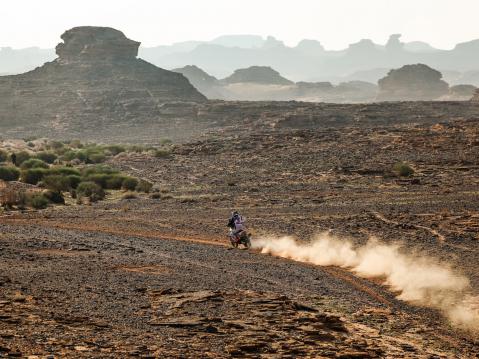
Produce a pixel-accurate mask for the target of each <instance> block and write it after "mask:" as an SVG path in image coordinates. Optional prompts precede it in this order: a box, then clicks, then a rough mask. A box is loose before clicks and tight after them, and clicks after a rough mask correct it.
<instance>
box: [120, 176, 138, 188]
mask: <svg viewBox="0 0 479 359" xmlns="http://www.w3.org/2000/svg"><path fill="white" fill-rule="evenodd" d="M136 186H138V180H137V179H136V178H133V177H125V178H124V179H123V183H122V184H121V188H123V189H125V190H127V191H134V190H135V188H136Z"/></svg>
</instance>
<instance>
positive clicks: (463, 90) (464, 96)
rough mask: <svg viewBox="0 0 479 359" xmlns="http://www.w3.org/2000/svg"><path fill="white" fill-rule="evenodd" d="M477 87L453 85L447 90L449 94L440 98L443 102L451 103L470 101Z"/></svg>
mask: <svg viewBox="0 0 479 359" xmlns="http://www.w3.org/2000/svg"><path fill="white" fill-rule="evenodd" d="M476 90H477V87H476V86H473V85H455V86H451V87H450V88H449V94H448V95H447V96H445V98H442V99H443V100H451V101H467V100H470V99H471V98H472V97H473V96H474V93H475V92H476Z"/></svg>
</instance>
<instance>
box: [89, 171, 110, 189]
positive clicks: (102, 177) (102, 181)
mask: <svg viewBox="0 0 479 359" xmlns="http://www.w3.org/2000/svg"><path fill="white" fill-rule="evenodd" d="M109 178H110V175H109V174H106V173H93V174H91V175H88V176H86V177H85V178H84V180H85V181H91V182H95V183H96V184H97V185H99V186H100V187H101V188H106V187H107V181H108V179H109Z"/></svg>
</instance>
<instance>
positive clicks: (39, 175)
mask: <svg viewBox="0 0 479 359" xmlns="http://www.w3.org/2000/svg"><path fill="white" fill-rule="evenodd" d="M47 171H48V170H47V169H45V168H30V169H27V170H24V171H22V174H21V181H22V182H25V183H30V184H37V183H38V182H40V181H41V180H42V179H43V177H44V176H45V174H47V173H48V172H47Z"/></svg>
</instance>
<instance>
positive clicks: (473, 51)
mask: <svg viewBox="0 0 479 359" xmlns="http://www.w3.org/2000/svg"><path fill="white" fill-rule="evenodd" d="M139 56H140V57H141V58H143V59H145V60H147V61H149V62H151V63H153V64H155V65H157V66H160V67H163V68H166V69H174V68H181V67H184V66H187V65H196V66H198V67H200V68H201V69H203V70H205V71H206V72H207V73H209V74H211V75H213V76H215V77H217V78H225V77H227V76H229V75H231V74H232V73H233V72H234V71H235V70H237V69H241V68H247V67H250V66H269V67H272V68H274V69H275V70H276V71H278V72H280V73H281V74H282V75H283V76H284V77H286V78H288V79H291V80H293V81H310V82H317V81H330V82H333V83H340V82H345V81H355V80H360V81H368V82H373V83H375V82H377V81H378V80H379V79H380V78H382V77H384V75H385V74H386V73H387V72H388V71H389V70H390V69H393V68H399V67H401V66H403V65H407V64H415V63H423V64H426V65H428V66H430V67H432V68H434V69H437V70H439V71H441V72H442V73H443V74H444V78H445V80H446V81H447V82H448V83H449V84H451V85H455V84H472V85H476V86H479V64H478V63H477V60H476V59H477V58H478V57H479V40H472V41H468V42H464V43H460V44H457V45H456V46H455V48H454V49H452V50H441V49H436V48H434V47H432V46H431V45H429V44H427V43H425V42H421V41H413V42H408V43H403V42H401V41H400V35H399V34H394V35H391V37H390V39H389V41H388V42H387V43H386V44H385V45H380V44H376V43H374V42H373V41H371V40H369V39H363V40H361V41H359V42H356V43H354V44H351V45H350V46H349V47H348V48H346V49H343V50H339V51H330V50H327V49H325V48H324V47H323V46H322V45H321V43H320V42H319V41H317V40H302V41H300V42H299V43H298V44H297V45H296V46H294V47H288V46H286V45H285V44H284V43H283V42H282V41H279V40H277V39H276V38H274V37H272V36H269V37H267V38H266V39H264V38H262V37H260V36H256V35H225V36H220V37H218V38H216V39H214V40H211V41H186V42H179V43H175V44H173V45H167V46H157V47H140V50H139ZM54 58H55V52H54V50H53V49H39V48H28V49H19V50H15V49H11V48H2V49H1V50H0V73H10V74H13V73H22V72H25V71H28V70H31V69H33V68H35V67H37V66H40V65H42V64H43V63H44V62H46V61H51V60H53V59H54Z"/></svg>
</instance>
